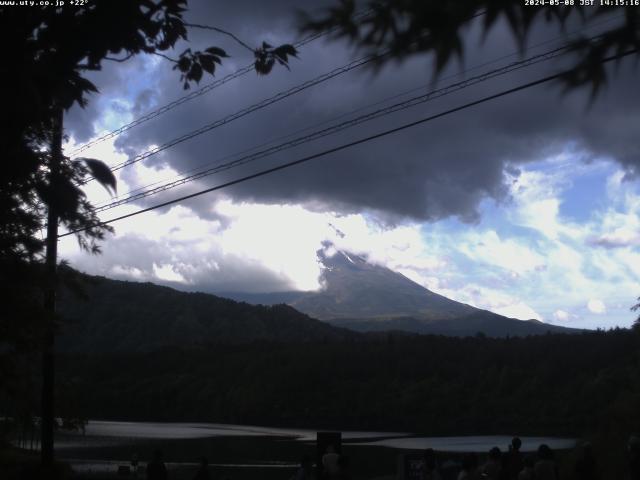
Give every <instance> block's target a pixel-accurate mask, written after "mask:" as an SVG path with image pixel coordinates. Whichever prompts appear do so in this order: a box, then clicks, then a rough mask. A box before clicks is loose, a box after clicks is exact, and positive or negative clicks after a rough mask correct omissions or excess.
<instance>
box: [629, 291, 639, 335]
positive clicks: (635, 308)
mask: <svg viewBox="0 0 640 480" xmlns="http://www.w3.org/2000/svg"><path fill="white" fill-rule="evenodd" d="M631 311H633V312H637V311H640V297H638V303H636V304H635V305H634V306H633V307H631ZM633 329H634V330H636V331H638V332H640V315H638V318H636V320H635V322H633Z"/></svg>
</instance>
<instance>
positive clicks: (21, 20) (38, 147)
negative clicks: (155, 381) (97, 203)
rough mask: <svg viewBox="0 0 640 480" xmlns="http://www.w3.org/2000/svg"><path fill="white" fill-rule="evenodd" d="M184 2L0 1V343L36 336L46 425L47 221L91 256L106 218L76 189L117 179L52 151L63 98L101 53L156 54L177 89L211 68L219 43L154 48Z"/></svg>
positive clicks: (29, 341) (51, 259)
mask: <svg viewBox="0 0 640 480" xmlns="http://www.w3.org/2000/svg"><path fill="white" fill-rule="evenodd" d="M51 3H52V4H53V3H54V2H51ZM186 6H187V2H186V0H128V1H126V2H115V1H110V0H95V1H91V2H89V3H88V4H87V5H84V6H74V5H69V4H68V3H67V5H61V6H54V5H48V6H20V5H3V6H0V49H1V50H0V52H1V54H2V57H1V58H2V62H1V63H0V104H1V105H2V109H3V111H2V117H1V119H0V129H1V132H2V134H1V135H0V154H1V155H2V177H1V178H2V180H1V181H0V283H1V284H2V285H3V286H5V285H6V286H7V288H4V287H3V288H2V289H0V302H2V306H3V308H4V310H5V314H4V315H3V316H2V320H1V323H0V333H1V334H2V336H1V337H0V348H1V349H2V351H3V352H6V351H7V349H12V350H16V349H21V348H27V347H30V348H34V345H39V344H41V343H42V337H44V344H45V347H44V352H45V359H44V362H43V366H44V373H43V384H44V385H45V387H44V391H43V401H42V404H43V409H44V410H43V412H42V416H43V425H45V428H44V429H45V430H46V429H48V430H50V428H49V427H46V425H47V424H51V423H52V418H51V417H52V413H51V412H49V411H48V410H47V409H45V408H44V407H45V406H47V405H49V406H50V405H52V396H51V394H50V393H51V391H52V388H53V386H52V385H53V369H52V368H48V367H47V365H48V364H49V363H51V364H52V363H53V324H54V322H55V315H54V311H55V289H56V284H57V281H58V280H57V275H56V261H57V259H56V253H55V245H56V238H57V233H56V232H57V224H58V222H59V223H61V224H62V225H63V226H65V227H66V228H67V229H69V230H78V229H82V230H83V231H81V232H79V233H77V234H76V237H77V239H78V242H79V244H80V246H81V247H82V248H83V249H85V250H87V251H90V252H93V253H98V252H99V245H98V244H99V242H100V241H101V240H103V239H104V236H105V234H106V233H107V232H109V231H111V227H108V226H105V225H100V224H99V223H97V220H98V218H97V216H96V214H95V211H94V209H93V207H92V205H91V203H90V202H89V201H88V199H87V197H86V195H85V194H84V192H83V191H82V189H81V188H80V187H79V186H80V185H83V184H84V182H85V181H86V180H87V179H88V178H89V176H91V177H92V178H95V179H96V180H98V181H99V182H100V183H102V184H103V185H104V186H105V187H106V188H109V189H112V190H115V188H116V183H115V178H114V177H113V175H112V174H111V172H110V171H109V169H108V168H107V167H106V166H105V165H104V164H103V163H102V162H100V161H99V160H96V159H78V160H75V161H72V160H70V159H69V158H66V157H63V156H62V152H61V148H60V145H61V142H62V135H63V125H62V117H63V112H64V111H65V110H68V109H69V108H71V107H72V106H73V105H80V106H81V107H84V106H85V105H86V104H87V102H88V98H89V96H90V95H91V94H93V93H97V88H96V87H95V85H94V84H93V83H91V82H90V81H89V80H88V79H87V78H85V76H84V75H85V74H86V72H89V71H99V70H101V68H102V65H103V63H104V62H105V61H116V62H124V61H126V60H128V59H129V58H131V57H133V56H135V55H137V54H140V53H146V54H156V55H161V56H163V57H164V58H166V59H167V60H168V61H170V62H171V63H173V64H174V66H173V68H174V69H175V70H177V71H178V72H179V73H180V81H181V82H182V84H183V86H184V88H185V89H186V88H189V85H190V84H191V83H193V82H196V83H197V82H199V81H200V80H201V78H202V77H203V75H204V73H208V74H211V75H213V74H214V73H215V70H216V65H218V64H220V63H221V61H222V59H223V58H225V57H226V56H227V53H226V52H225V51H224V50H222V49H221V48H218V47H215V46H213V47H209V48H207V49H205V50H203V51H192V50H191V49H187V50H185V51H184V52H182V53H181V54H180V55H178V56H177V58H172V57H171V56H169V55H167V54H165V53H164V52H168V51H169V50H171V49H172V48H173V47H174V46H175V45H176V43H177V42H178V41H179V40H187V28H188V26H189V25H188V24H185V22H184V20H183V14H184V12H185V11H186ZM193 27H198V28H209V27H207V26H193ZM211 29H213V30H217V31H218V33H225V34H228V35H232V34H230V33H229V32H225V31H224V30H220V29H216V28H214V27H211ZM232 36H233V35H232ZM233 37H234V38H236V40H237V41H239V39H237V37H235V36H233ZM239 42H240V41H239ZM240 43H242V44H243V46H246V44H244V43H243V42H240ZM253 52H254V55H255V70H256V72H257V73H258V74H267V73H269V72H270V71H271V69H272V68H273V66H274V65H275V64H276V63H278V64H280V65H283V66H285V67H288V61H289V57H290V56H295V55H296V53H297V52H296V50H295V48H294V47H293V46H291V45H282V46H279V47H272V46H271V45H268V44H266V43H265V44H263V45H262V46H260V47H258V48H255V49H253ZM47 223H48V224H49V227H51V225H55V226H56V228H55V229H51V228H49V229H48V235H49V237H50V240H51V241H49V242H48V243H47V262H46V264H47V266H46V268H44V265H43V264H44V263H45V262H43V250H44V247H45V242H46V240H45V239H44V238H43V236H42V235H40V232H41V231H42V230H43V228H44V227H45V226H46V225H47ZM43 332H44V334H43ZM47 352H48V353H47ZM0 367H2V365H0ZM47 385H48V387H47ZM47 392H49V393H47ZM47 408H48V407H47ZM43 433H44V430H43ZM42 450H43V459H45V462H44V463H50V461H51V458H45V457H46V452H49V457H51V454H52V440H51V439H47V441H46V442H45V439H44V436H43V449H42Z"/></svg>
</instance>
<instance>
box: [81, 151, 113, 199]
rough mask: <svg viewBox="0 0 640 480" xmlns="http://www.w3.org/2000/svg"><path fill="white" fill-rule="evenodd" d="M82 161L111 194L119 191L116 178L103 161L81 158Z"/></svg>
mask: <svg viewBox="0 0 640 480" xmlns="http://www.w3.org/2000/svg"><path fill="white" fill-rule="evenodd" d="M79 160H80V161H82V162H84V164H85V165H86V166H87V168H88V169H89V170H90V171H91V175H93V177H94V178H95V179H96V180H97V181H98V182H100V185H102V186H103V187H104V188H105V189H106V190H107V191H108V192H109V193H111V191H113V193H116V191H117V181H116V177H115V176H114V175H113V172H112V171H111V170H110V169H109V167H108V166H107V165H106V164H105V163H104V162H102V161H100V160H96V159H95V158H80V159H79Z"/></svg>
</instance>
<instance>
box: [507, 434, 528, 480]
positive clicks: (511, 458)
mask: <svg viewBox="0 0 640 480" xmlns="http://www.w3.org/2000/svg"><path fill="white" fill-rule="evenodd" d="M521 446H522V440H520V438H519V437H513V438H512V439H511V444H510V445H509V451H508V452H507V454H506V456H505V470H506V478H508V479H509V480H516V479H517V478H518V475H519V474H520V472H521V471H522V469H523V468H524V462H523V458H522V453H520V447H521Z"/></svg>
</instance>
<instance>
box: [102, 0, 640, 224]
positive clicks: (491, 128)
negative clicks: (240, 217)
mask: <svg viewBox="0 0 640 480" xmlns="http://www.w3.org/2000/svg"><path fill="white" fill-rule="evenodd" d="M300 5H301V3H300V2H294V1H289V2H285V1H281V2H272V1H270V2H242V1H237V2H193V4H192V7H193V8H192V10H191V11H190V13H189V16H188V20H189V21H193V22H198V23H207V24H213V25H216V26H220V27H222V28H225V29H227V30H230V31H233V32H234V33H236V34H237V35H238V36H240V37H242V38H243V40H244V41H246V42H248V43H250V44H252V45H259V44H260V42H261V41H262V40H264V39H266V40H268V41H270V42H272V43H274V44H277V43H279V42H289V41H293V39H295V38H297V36H298V34H297V33H296V32H295V30H294V28H293V25H294V21H293V18H294V17H293V15H292V13H293V12H294V11H295V9H296V8H298V7H300ZM316 5H317V4H314V6H316ZM553 35H557V32H555V33H554V34H553ZM479 36H480V35H479V32H478V31H476V30H471V31H470V32H469V37H468V38H469V45H468V48H467V54H466V57H465V65H466V66H467V67H471V66H473V65H477V64H481V63H483V62H486V61H487V60H490V59H493V58H497V57H500V56H501V55H504V54H506V53H511V52H513V51H514V50H515V44H514V42H513V41H512V39H511V37H510V35H509V34H508V33H507V32H506V31H504V30H500V29H498V30H497V31H496V32H494V33H493V34H492V35H491V36H490V37H489V39H488V40H487V41H486V43H484V44H482V45H478V44H477V43H476V40H477V39H478V38H479ZM190 38H191V40H192V44H191V45H190V46H192V47H195V48H202V47H206V46H209V45H211V44H217V45H220V46H223V48H225V49H227V50H228V51H229V52H230V53H231V54H232V55H233V56H232V58H230V59H228V60H227V61H226V62H225V66H226V68H225V69H224V70H221V71H220V72H218V74H217V76H218V77H221V76H223V75H225V74H227V73H228V72H230V71H233V69H234V68H237V67H240V66H244V65H245V64H247V63H249V62H250V61H251V52H245V51H244V50H243V49H242V47H240V46H238V45H236V44H234V42H233V41H232V40H229V39H228V38H226V37H219V36H215V37H213V36H211V34H210V33H209V32H203V31H195V32H194V33H193V34H191V37H190ZM548 38H549V32H540V33H539V35H538V40H541V39H548ZM535 41H536V38H532V41H531V43H535ZM180 48H182V46H181V47H180ZM545 48H551V46H550V45H549V46H546V47H545ZM178 50H179V51H180V49H178ZM542 50H543V49H540V50H538V51H542ZM352 58H353V52H351V51H350V50H349V49H348V48H346V47H345V46H344V45H342V44H340V43H327V42H325V41H318V42H314V43H312V44H309V45H308V46H306V47H305V48H303V49H301V52H300V60H293V61H292V64H291V71H290V72H288V71H286V70H285V69H284V68H277V69H276V70H274V72H273V73H272V74H271V75H269V76H268V77H261V78H258V77H257V76H256V75H254V74H253V73H252V74H249V75H246V76H245V77H243V78H242V79H240V80H237V81H234V82H230V83H229V84H227V85H225V86H223V87H221V88H219V89H216V90H215V91H213V92H211V93H209V94H207V95H205V96H202V97H200V98H199V99H198V100H196V101H193V102H190V103H188V104H185V105H183V106H181V107H179V108H176V109H175V110H173V111H172V112H171V113H169V114H167V115H164V116H163V117H161V118H159V119H157V120H155V121H152V122H149V123H147V124H145V125H144V126H141V127H138V128H136V129H133V130H131V131H130V132H128V133H127V134H126V135H123V136H122V137H120V139H119V140H118V143H117V145H118V146H119V147H120V148H122V149H123V151H126V152H139V151H142V150H144V149H146V148H147V147H148V146H149V145H152V144H156V145H157V144H162V143H164V142H166V141H168V140H170V139H172V138H175V137H177V136H179V135H181V134H183V133H186V132H189V131H191V130H193V129H196V128H198V127H200V126H201V125H203V124H206V123H208V122H211V121H214V120H216V119H219V118H221V117H223V116H225V115H228V114H229V113H233V112H235V111H237V110H238V109H240V108H243V107H245V106H248V105H251V104H252V103H255V102H258V101H260V100H262V99H263V98H265V97H268V96H270V95H273V94H274V93H276V92H279V91H282V90H285V89H287V88H289V87H290V86H292V85H295V84H297V83H299V82H302V81H304V80H307V79H309V78H313V77H315V76H317V75H319V74H322V73H324V72H326V71H329V70H331V69H333V68H335V67H337V66H340V65H343V64H345V63H347V62H349V61H350V60H351V59H352ZM509 61H513V59H511V60H509ZM505 62H506V60H505V61H503V64H504V63H505ZM496 66H497V65H496ZM429 67H430V61H429V60H428V59H426V58H421V59H415V60H413V61H410V62H408V63H406V64H403V65H402V66H398V65H395V64H394V65H390V66H389V67H387V68H385V69H384V70H383V71H381V72H379V73H378V74H376V75H373V74H372V73H371V72H370V71H369V72H352V73H349V74H347V75H344V76H342V77H339V78H336V79H333V80H331V81H329V82H327V83H325V84H322V85H320V86H318V87H315V88H313V89H310V90H307V91H305V92H303V93H301V94H298V95H297V96H295V97H292V98H290V99H288V100H286V101H284V102H281V103H278V104H277V105H274V106H272V107H269V108H267V109H264V110H261V111H260V112H256V113H254V114H251V115H250V116H248V117H245V118H243V119H241V120H238V121H236V122H234V123H232V124H230V125H226V126H223V127H221V128H219V129H216V130H215V131H213V132H210V133H207V134H204V135H202V136H200V137H198V138H196V139H194V140H191V141H188V142H184V143H182V144H180V145H178V146H176V147H173V148H171V149H170V150H167V151H166V152H164V153H162V154H160V155H157V156H154V157H151V158H149V159H148V160H146V161H145V163H146V164H148V165H160V164H162V163H164V164H167V165H170V166H171V167H172V168H174V169H176V170H178V171H184V170H189V169H191V168H193V167H195V166H198V165H200V164H202V163H206V162H209V161H212V160H216V159H221V158H223V157H225V156H226V155H229V154H232V153H235V152H238V151H241V150H244V149H247V148H250V147H253V146H255V145H258V144H260V143H261V142H264V141H267V140H269V139H272V138H274V137H279V136H282V135H285V134H287V133H292V132H294V131H296V130H298V129H300V128H302V127H307V126H310V125H314V124H318V123H321V122H324V121H327V120H330V119H332V118H334V117H336V116H338V115H341V114H343V113H345V112H347V111H349V110H352V109H354V108H359V107H361V106H363V105H367V104H370V103H373V102H376V101H378V100H380V99H383V98H386V97H389V96H391V95H394V94H397V93H398V92H402V91H405V90H407V89H409V88H412V87H415V86H416V85H418V84H420V83H423V84H424V85H428V84H429V81H430V80H431V73H430V69H429ZM488 68H491V67H485V70H486V69H488ZM555 68H556V69H557V68H560V65H559V64H555ZM452 71H458V67H457V66H452V67H451V69H450V70H449V73H451V72H452ZM549 71H550V70H549V68H548V67H543V68H537V67H536V68H534V69H533V70H527V71H523V72H521V73H518V74H516V75H512V76H509V77H508V78H505V79H500V80H496V81H491V82H487V83H484V84H481V85H478V86H476V87H474V88H471V89H468V90H465V91H463V92H460V93H459V94H456V95H455V96H451V97H447V98H443V99H440V100H438V101H435V102H432V103H429V104H427V105H426V106H422V107H418V108H416V109H414V110H411V111H407V112H405V113H402V114H398V115H396V116H393V117H389V118H384V119H381V120H378V121H376V122H373V123H371V124H367V125H366V126H363V127H361V128H358V129H357V130H349V131H347V132H345V133H343V134H340V135H337V136H335V137H332V138H328V139H324V140H321V141H318V142H316V143H314V144H311V145H307V146H304V147H297V148H296V149H293V150H291V151H288V152H285V153H281V154H278V155H277V156H275V157H273V158H272V159H270V160H262V161H260V162H257V163H255V164H252V165H250V166H247V167H243V168H240V169H237V170H231V171H229V172H226V173H223V174H218V175H216V176H214V177H210V178H208V179H207V180H203V181H201V182H199V183H198V185H193V186H191V187H189V188H190V189H197V188H204V187H206V186H211V185H215V184H218V183H222V182H224V181H227V180H230V179H233V178H238V177H240V176H242V175H244V174H248V173H251V172H254V171H257V170H259V169H261V168H267V167H268V166H272V165H275V164H277V163H280V162H284V161H288V160H293V159H296V158H300V157H302V156H305V155H308V154H310V153H315V152H317V151H321V150H322V149H323V148H328V147H332V146H335V145H339V144H340V143H343V142H348V141H351V140H353V139H355V138H359V137H362V136H366V135H369V134H372V133H376V132H379V131H382V130H385V129H387V128H391V127H394V126H397V125H399V124H401V123H403V122H406V121H411V120H415V119H418V118H421V117H424V116H427V115H430V114H434V113H437V112H439V111H443V110H446V109H447V108H451V107H453V106H457V105H461V104H464V103H465V102H467V101H471V100H475V99H477V98H480V97H482V96H483V95H488V94H493V93H496V92H498V91H500V90H501V89H503V88H508V87H510V86H512V85H514V84H517V83H520V82H526V81H529V80H532V79H535V78H538V77H539V76H542V75H544V74H545V73H548V72H549ZM476 73H478V71H474V72H470V73H468V74H467V77H469V76H471V75H473V74H476ZM636 74H637V71H635V70H634V69H632V68H630V67H628V66H627V65H626V64H625V65H623V66H622V68H621V69H620V70H619V71H618V72H617V73H616V74H615V76H614V78H613V79H612V82H611V84H610V86H609V88H608V90H607V91H605V92H604V93H603V94H602V95H601V96H600V97H599V98H598V99H597V100H596V102H595V103H594V104H593V105H592V106H591V107H590V108H588V94H587V93H588V92H580V93H577V94H576V93H572V94H569V95H566V96H562V95H561V94H560V92H561V88H560V87H559V86H558V85H544V86H540V87H537V88H535V89H531V90H528V91H526V92H521V93H518V94H514V95H512V96H510V97H506V98H502V99H498V100H496V101H493V102H491V103H487V104H485V105H483V106H479V107H474V108H472V109H469V110H465V111H464V112H459V113H456V114H454V115H451V116H449V117H446V118H442V119H439V120H437V121H434V122H431V123H429V124H425V125H423V126H420V127H417V128H415V129H412V130H407V131H405V132H402V133H400V134H397V135H394V136H391V137H387V138H384V139H379V140H376V141H373V142H370V143H368V144H366V145H361V146H358V147H355V148H353V149H349V150H345V151H342V152H340V153H337V154H333V155H331V156H328V157H324V158H321V159H318V160H316V161H313V162H312V163H308V164H305V165H303V166H298V167H294V168H292V169H289V170H286V171H283V172H279V173H277V174H274V175H270V176H268V177H264V178H261V179H257V180H253V181H250V182H246V183H244V184H241V185H239V186H237V187H233V188H231V189H228V190H225V191H224V193H222V194H220V195H229V196H232V197H233V198H234V199H236V200H250V201H257V202H273V203H305V204H307V205H308V206H310V207H312V208H316V209H332V210H336V211H341V212H353V211H374V212H378V213H379V214H380V215H381V216H389V217H390V218H403V217H410V218H414V219H421V220H423V219H428V220H433V219H438V218H443V217H447V216H451V215H454V216H458V217H460V218H461V219H463V220H465V221H474V220H475V219H477V215H478V214H477V207H478V204H479V202H480V201H481V200H483V199H485V198H491V199H494V200H496V201H500V200H502V199H504V198H505V196H506V195H507V191H508V189H507V185H506V182H507V178H506V176H505V171H506V170H508V169H511V171H514V170H515V169H517V167H518V165H521V164H524V163H526V162H529V161H532V160H537V159H541V158H544V157H545V156H547V155H553V154H556V153H560V152H561V151H562V150H563V149H564V148H565V147H566V146H567V145H568V144H571V145H573V147H574V148H576V149H577V150H582V151H583V154H584V157H585V158H587V159H589V158H593V157H602V156H604V157H610V158H612V159H614V160H616V161H618V162H620V164H621V165H623V166H624V167H625V168H627V169H628V170H629V171H632V170H633V169H634V168H637V166H638V164H639V162H640V159H639V155H638V149H639V148H640V147H638V145H637V141H636V139H637V138H638V135H639V134H640V122H639V121H638V120H640V118H639V116H640V113H639V112H640V99H639V98H638V95H637V93H636V88H635V82H634V80H635V76H636ZM153 75H154V82H156V83H157V84H158V86H159V88H158V90H156V91H155V92H154V93H155V94H156V95H157V98H158V101H159V102H160V104H163V103H165V102H167V101H170V100H173V99H174V98H176V97H178V96H179V95H181V94H182V91H181V90H180V85H179V82H178V79H177V76H176V73H175V72H173V71H171V68H170V65H161V66H160V67H158V69H157V71H155V72H154V73H153ZM445 76H446V73H445ZM114 78H117V76H116V77H114ZM120 78H121V77H120ZM112 81H113V79H111V80H110V79H106V80H105V88H106V89H113V88H114V85H113V84H111V83H110V82H112ZM450 81H451V80H446V79H445V78H441V79H440V81H439V85H445V84H447V83H449V82H450ZM425 90H426V87H425ZM111 91H113V90H111ZM143 97H144V98H143ZM150 98H152V95H151V92H149V91H148V90H145V92H144V94H143V95H141V96H140V97H139V98H137V99H136V100H135V102H136V105H138V104H139V105H143V104H144V103H145V102H148V101H149V99H150ZM175 195H177V192H172V193H170V194H166V196H165V197H164V198H171V197H172V196H175ZM215 198H217V197H216V196H215V195H208V196H205V197H200V198H198V199H197V200H195V201H191V202H190V203H189V206H191V207H192V208H194V209H195V210H196V211H198V212H199V213H201V214H203V215H205V214H207V213H208V212H209V209H208V207H209V206H210V205H211V204H212V202H213V201H214V199H215ZM155 201H156V200H155V199H153V200H152V199H149V200H147V201H146V204H153V203H154V202H155Z"/></svg>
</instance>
